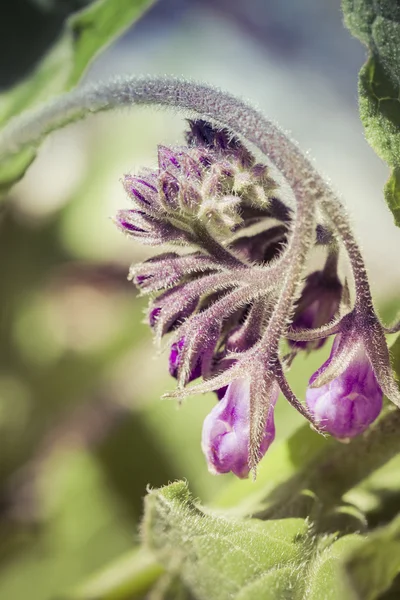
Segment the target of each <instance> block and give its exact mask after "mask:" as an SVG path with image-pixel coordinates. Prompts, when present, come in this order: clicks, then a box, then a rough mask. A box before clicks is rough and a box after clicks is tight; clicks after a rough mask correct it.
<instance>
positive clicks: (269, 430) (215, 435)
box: [201, 379, 279, 478]
mask: <svg viewBox="0 0 400 600" xmlns="http://www.w3.org/2000/svg"><path fill="white" fill-rule="evenodd" d="M278 394H279V389H278V387H277V386H276V389H274V392H273V397H272V402H271V407H270V410H269V413H268V417H267V422H266V426H265V433H264V438H263V441H262V443H261V447H260V457H261V456H264V454H265V453H266V451H267V450H268V448H269V446H270V445H271V443H272V442H273V440H274V437H275V425H274V406H275V403H276V401H277V398H278ZM249 442H250V381H249V380H248V379H235V380H234V381H233V382H232V383H230V384H229V386H228V388H227V390H226V392H225V395H224V397H223V398H222V400H220V401H219V402H218V404H217V405H216V406H215V407H214V408H213V409H212V411H211V412H210V414H209V415H208V416H207V417H206V418H205V421H204V424H203V433H202V440H201V446H202V449H203V452H204V454H205V456H206V459H207V463H208V469H209V471H210V472H211V473H213V474H215V475H216V474H219V473H228V472H229V471H232V473H234V474H235V475H236V476H237V477H240V478H245V477H247V476H248V474H249V471H250V469H249Z"/></svg>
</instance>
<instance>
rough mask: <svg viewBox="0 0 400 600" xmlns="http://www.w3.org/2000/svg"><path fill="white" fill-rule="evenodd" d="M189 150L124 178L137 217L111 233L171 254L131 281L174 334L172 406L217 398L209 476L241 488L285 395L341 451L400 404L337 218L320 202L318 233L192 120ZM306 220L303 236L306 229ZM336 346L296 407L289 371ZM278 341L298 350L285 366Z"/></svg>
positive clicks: (247, 157)
mask: <svg viewBox="0 0 400 600" xmlns="http://www.w3.org/2000/svg"><path fill="white" fill-rule="evenodd" d="M186 141H187V144H186V145H185V146H182V147H174V148H167V147H164V146H159V148H158V168H157V169H156V170H148V171H143V172H142V173H140V174H139V175H137V176H135V175H126V176H125V177H124V179H123V185H124V188H125V190H126V192H127V193H128V195H129V197H130V200H131V202H132V204H133V207H132V208H130V209H127V210H121V211H120V212H119V213H118V215H117V218H116V222H117V225H118V226H119V228H120V229H121V230H122V231H123V232H124V233H126V234H127V235H128V236H130V237H132V238H135V239H137V240H138V241H141V242H143V243H147V244H150V245H160V244H164V245H165V244H166V245H167V246H170V247H171V246H175V247H176V248H175V249H173V248H172V249H170V250H169V251H166V252H164V253H163V254H159V255H158V256H156V257H153V258H151V259H150V260H148V261H146V262H144V263H141V264H138V265H134V266H133V267H132V268H131V271H130V278H131V279H132V280H133V282H134V284H135V285H136V286H137V287H138V288H139V289H140V291H141V292H142V293H147V294H150V295H151V301H150V305H149V308H148V313H147V320H148V323H149V325H150V327H151V328H152V330H153V332H154V335H155V338H156V339H157V340H158V341H160V340H161V338H162V337H163V336H164V335H166V334H171V336H172V339H171V343H170V356H169V370H170V374H171V375H172V377H174V378H176V379H177V382H178V389H177V391H175V392H173V393H171V394H170V395H172V396H175V397H183V396H184V395H188V394H191V393H198V392H206V391H210V390H214V391H215V392H216V394H217V399H218V401H217V404H216V406H215V407H214V409H213V410H212V411H211V413H210V414H209V415H208V416H207V418H206V419H205V422H204V426H203V436H202V448H203V451H204V454H205V456H206V459H207V462H208V466H209V469H210V471H211V472H212V473H226V472H229V471H231V472H233V473H234V474H235V475H237V476H238V477H247V476H248V474H249V471H250V470H251V469H254V468H255V467H256V465H257V463H258V462H259V460H260V458H261V457H262V456H263V455H264V454H265V452H266V451H267V449H268V447H269V446H270V444H271V443H272V441H273V439H274V436H275V426H274V407H275V404H276V401H277V398H278V395H279V390H281V391H282V392H283V394H284V395H285V396H286V398H287V399H288V400H289V402H290V403H291V404H292V405H293V406H294V407H295V408H296V409H297V410H299V411H300V412H301V413H302V414H303V415H304V416H305V417H306V418H307V419H308V420H309V421H310V422H311V423H312V424H313V426H314V427H315V428H316V429H318V430H319V431H321V432H326V433H329V434H331V435H333V436H334V437H336V438H338V439H347V438H351V437H354V436H356V435H358V434H360V433H362V432H363V431H364V430H365V429H366V428H367V427H368V426H369V425H370V424H371V423H372V422H373V421H374V420H375V419H376V418H377V417H378V415H379V413H380V410H381V407H382V397H383V392H385V393H386V395H388V396H389V397H391V398H392V399H393V400H394V401H395V402H398V391H397V387H396V384H395V382H394V381H393V377H392V373H391V369H390V363H389V358H388V350H387V346H386V342H385V338H384V329H383V327H382V326H381V325H380V323H379V321H378V319H377V317H376V314H375V312H374V310H373V307H372V302H371V299H370V296H369V287H368V281H367V279H366V276H365V272H364V267H363V262H362V259H360V256H359V254H357V253H358V247H357V246H356V244H355V242H354V240H353V237H352V234H351V230H350V229H349V228H348V223H347V220H346V219H345V218H344V217H343V213H342V212H341V209H340V208H337V207H336V209H332V206H331V204H329V203H328V202H326V203H325V204H324V203H323V202H322V203H321V209H322V210H323V209H324V207H325V209H326V210H325V213H324V215H323V218H322V220H321V222H316V220H315V212H314V211H313V212H312V213H311V218H310V216H309V215H308V216H307V215H306V216H303V217H302V214H301V209H302V207H301V206H300V208H299V207H298V208H297V210H294V209H293V207H292V206H291V205H290V203H288V202H284V201H282V199H280V197H279V195H280V187H279V186H278V185H277V183H276V182H275V180H274V178H273V177H272V175H271V173H270V168H269V167H268V166H266V165H265V164H262V163H260V162H257V160H256V158H255V156H254V155H253V154H252V153H251V152H250V151H249V150H248V148H247V147H246V146H245V145H244V144H243V143H242V141H240V140H239V138H238V137H236V136H234V135H232V134H231V133H230V132H229V131H228V130H227V129H223V128H222V129H221V128H216V127H213V126H211V125H210V124H209V123H208V122H206V121H204V120H196V121H189V132H188V133H187V135H186ZM301 218H303V221H304V223H305V225H303V227H308V230H307V231H308V233H307V235H305V234H304V231H303V232H300V231H299V230H298V229H299V227H300V225H299V221H300V220H301ZM306 219H308V225H307V223H306ZM341 236H342V245H344V247H345V248H346V249H347V251H348V254H349V257H350V262H351V264H352V267H353V278H354V282H355V286H354V287H355V295H356V298H355V301H354V306H353V308H351V306H350V301H349V290H348V284H347V282H345V283H343V282H342V281H341V279H340V277H339V275H338V256H339V252H340V246H341V244H340V237H341ZM338 242H339V243H338ZM313 245H315V246H320V247H322V248H323V251H324V253H325V263H324V265H323V266H322V268H321V269H320V270H316V271H314V272H312V273H309V274H308V275H304V273H303V263H304V261H305V259H306V255H307V253H308V252H309V251H310V248H311V247H312V246H313ZM357 269H358V270H357ZM303 277H305V278H304V279H303ZM335 334H336V338H335V341H334V344H333V347H332V351H331V355H330V358H329V359H328V361H327V362H326V363H325V364H324V365H323V366H322V367H321V368H320V369H319V370H318V371H317V372H316V373H315V374H314V375H313V376H312V377H311V379H310V383H309V388H308V390H307V393H306V403H303V402H300V400H298V399H297V398H296V397H295V395H294V394H293V392H292V391H291V389H290V387H289V385H288V382H287V380H286V377H285V375H284V368H283V367H284V366H285V365H288V364H290V362H291V361H292V360H293V359H294V358H295V356H296V354H297V353H298V352H301V351H304V350H306V351H308V352H309V351H312V350H314V349H316V348H319V347H321V345H322V344H323V343H324V342H325V340H326V339H327V337H328V336H330V335H335ZM282 338H286V340H287V342H288V345H289V348H290V353H289V355H287V356H286V357H284V359H281V357H280V356H279V351H280V347H281V345H280V341H281V339H282ZM199 378H201V381H200V383H198V384H197V385H194V386H191V387H189V388H187V387H186V386H187V384H189V383H190V382H192V381H194V380H198V379H199Z"/></svg>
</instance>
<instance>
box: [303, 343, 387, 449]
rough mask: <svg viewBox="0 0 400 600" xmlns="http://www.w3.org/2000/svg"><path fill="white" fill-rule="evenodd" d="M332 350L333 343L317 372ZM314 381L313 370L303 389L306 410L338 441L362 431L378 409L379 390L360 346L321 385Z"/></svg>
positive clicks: (380, 397)
mask: <svg viewBox="0 0 400 600" xmlns="http://www.w3.org/2000/svg"><path fill="white" fill-rule="evenodd" d="M335 351H336V348H335V344H334V346H333V348H332V352H331V356H330V357H329V359H328V361H326V363H325V364H324V365H323V366H322V367H321V369H320V370H319V371H318V372H319V373H320V375H323V372H324V369H325V368H327V367H328V366H329V363H330V362H331V360H332V358H333V357H334V354H335ZM318 372H317V373H318ZM317 384H318V378H315V374H314V375H313V377H311V379H310V386H309V387H308V389H307V392H306V403H307V407H308V410H309V411H310V413H311V414H312V416H313V418H314V419H315V421H316V422H317V423H318V424H319V425H320V426H321V428H322V429H323V430H325V431H326V433H329V434H331V435H332V436H333V437H335V438H337V439H338V440H340V441H346V440H349V439H351V438H353V437H356V436H357V435H360V434H361V433H363V432H364V431H365V430H366V429H368V427H369V426H370V425H371V423H373V422H374V421H375V419H376V418H377V417H378V416H379V414H380V412H381V410H382V404H383V393H382V390H381V388H380V386H379V384H378V382H377V380H376V377H375V374H374V371H373V370H372V366H371V364H370V362H369V359H368V357H367V355H366V354H365V351H364V349H363V347H362V346H360V347H359V350H358V352H357V354H356V355H355V356H354V357H353V359H352V361H351V362H350V363H349V364H348V366H347V368H346V369H345V370H344V371H343V372H342V373H340V374H339V375H338V376H336V377H335V378H334V379H332V380H331V381H330V382H329V383H325V385H322V386H321V387H316V385H317Z"/></svg>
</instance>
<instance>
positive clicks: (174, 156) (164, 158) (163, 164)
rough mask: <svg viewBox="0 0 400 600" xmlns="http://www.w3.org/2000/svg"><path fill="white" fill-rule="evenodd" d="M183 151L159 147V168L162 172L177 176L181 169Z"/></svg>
mask: <svg viewBox="0 0 400 600" xmlns="http://www.w3.org/2000/svg"><path fill="white" fill-rule="evenodd" d="M181 155H182V151H179V150H174V149H172V148H167V146H161V145H159V146H158V168H159V170H160V172H161V171H170V172H173V173H174V174H176V173H177V172H179V169H180V166H181V165H180V161H181Z"/></svg>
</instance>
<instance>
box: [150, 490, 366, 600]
mask: <svg viewBox="0 0 400 600" xmlns="http://www.w3.org/2000/svg"><path fill="white" fill-rule="evenodd" d="M143 536H144V540H145V543H146V544H147V545H148V546H149V548H150V549H151V550H152V551H153V552H154V553H155V555H156V556H157V558H158V560H159V561H160V562H161V563H162V564H163V565H164V566H165V567H166V569H167V570H168V571H169V572H170V573H172V574H174V573H175V574H178V573H179V574H180V576H181V578H182V579H183V581H184V583H185V584H186V585H187V586H188V588H189V589H191V590H192V591H193V593H194V594H195V596H196V598H199V599H200V600H202V599H203V598H204V599H207V600H214V599H215V600H225V599H227V600H228V599H234V600H251V599H252V598H259V599H260V600H278V599H279V600H280V599H281V598H284V599H290V600H305V599H308V600H317V599H320V598H324V599H325V600H336V599H337V600H346V599H348V600H353V598H355V597H354V596H353V594H352V592H351V590H350V588H349V586H348V585H347V583H346V582H345V580H344V579H343V577H342V574H343V573H342V572H341V568H342V567H341V565H342V559H344V558H346V556H347V553H348V552H349V551H351V550H353V549H354V548H356V547H357V546H358V545H359V544H360V540H362V538H361V537H360V536H358V535H348V536H344V537H343V538H341V539H339V540H335V537H334V536H329V537H328V536H324V537H321V538H319V537H317V536H315V535H312V531H311V530H310V527H309V524H308V522H307V521H306V520H304V519H281V520H271V521H261V520H259V519H227V518H226V517H222V516H219V515H218V514H214V513H210V512H208V511H207V512H206V511H203V510H202V509H201V508H200V507H199V506H198V505H197V504H196V503H195V502H194V501H193V499H192V498H191V496H190V494H189V492H188V488H187V486H186V484H185V483H182V482H178V483H174V484H171V485H169V486H167V487H165V488H162V489H161V490H154V491H151V492H150V494H149V495H148V497H147V499H146V511H145V520H144V524H143Z"/></svg>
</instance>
